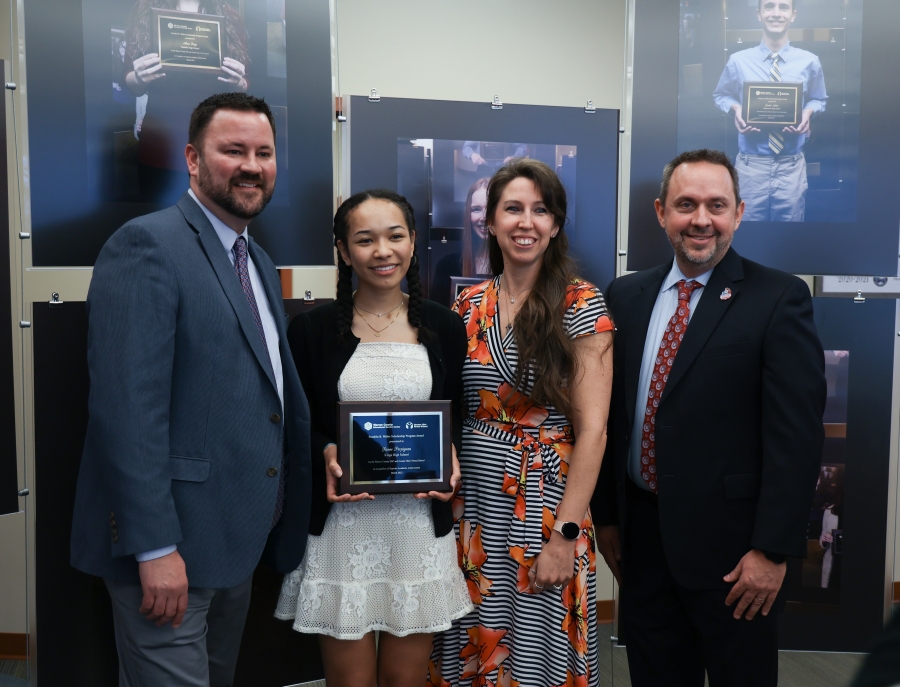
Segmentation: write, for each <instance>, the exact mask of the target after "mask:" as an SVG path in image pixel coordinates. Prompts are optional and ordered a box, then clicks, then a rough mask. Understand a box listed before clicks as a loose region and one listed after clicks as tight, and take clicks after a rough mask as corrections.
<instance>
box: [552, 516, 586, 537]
mask: <svg viewBox="0 0 900 687" xmlns="http://www.w3.org/2000/svg"><path fill="white" fill-rule="evenodd" d="M553 530H554V531H555V532H559V533H560V534H561V535H562V536H564V537H565V538H566V539H568V540H569V541H575V540H576V539H578V535H579V534H581V527H579V525H578V523H577V522H563V521H562V520H557V521H556V524H554V525H553Z"/></svg>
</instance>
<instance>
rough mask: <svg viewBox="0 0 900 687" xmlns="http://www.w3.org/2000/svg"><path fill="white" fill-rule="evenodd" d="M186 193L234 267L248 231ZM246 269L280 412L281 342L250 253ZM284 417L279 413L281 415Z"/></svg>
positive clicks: (165, 551)
mask: <svg viewBox="0 0 900 687" xmlns="http://www.w3.org/2000/svg"><path fill="white" fill-rule="evenodd" d="M188 193H189V194H190V196H191V198H193V199H194V200H195V201H196V203H197V205H199V206H200V209H201V210H203V214H204V215H206V218H207V219H208V220H209V222H210V224H212V226H213V229H215V230H216V235H217V236H218V237H219V240H220V241H221V242H222V247H223V248H224V249H225V252H226V253H227V255H228V259H229V260H231V264H232V265H234V250H233V249H234V242H235V241H237V238H238V236H243V237H244V240H245V241H246V242H247V246H248V247H249V245H250V239H249V237H248V236H247V228H246V227H244V231H243V232H242V233H241V234H237V233H236V232H235V231H234V230H233V229H231V228H230V227H228V226H227V225H226V224H225V223H224V222H223V221H222V220H220V219H219V218H218V217H216V216H215V215H214V214H213V213H211V212H210V211H209V210H208V209H207V208H206V206H205V205H203V203H201V202H200V200H199V199H198V198H197V196H195V195H194V192H193V190H191V189H188ZM247 268H248V271H249V272H250V285H251V286H252V287H253V296H254V297H255V298H256V307H257V309H258V310H259V319H260V320H261V321H262V326H263V331H264V332H265V334H266V347H267V348H268V349H269V359H270V360H271V361H272V371H273V372H274V373H275V383H276V384H277V385H278V398H279V399H280V400H281V408H282V410H283V409H284V371H283V368H282V366H281V351H280V348H279V345H280V342H279V339H278V328H277V327H276V326H275V316H274V314H273V313H272V304H271V303H269V298H268V297H267V296H266V287H265V286H263V283H262V279H260V276H259V271H258V270H257V269H256V265H254V264H253V258H251V257H250V253H249V251H248V252H247ZM235 279H237V274H235ZM283 414H284V413H283V412H282V415H283ZM177 548H178V547H176V546H175V544H172V545H170V546H164V547H163V548H161V549H154V550H153V551H145V552H144V553H136V554H134V557H135V558H136V559H137V561H138V563H143V562H144V561H152V560H153V559H154V558H162V557H163V556H167V555H169V554H170V553H172V552H173V551H175V550H176V549H177Z"/></svg>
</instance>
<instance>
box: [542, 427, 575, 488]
mask: <svg viewBox="0 0 900 687" xmlns="http://www.w3.org/2000/svg"><path fill="white" fill-rule="evenodd" d="M540 442H541V443H542V444H548V445H549V446H550V447H551V448H553V450H554V451H556V454H557V455H558V456H559V471H560V473H561V474H562V475H563V476H564V477H567V476H568V475H569V457H570V456H571V455H572V450H573V449H574V448H575V436H574V435H573V434H572V425H563V426H562V427H559V428H557V427H553V426H548V427H541V430H540Z"/></svg>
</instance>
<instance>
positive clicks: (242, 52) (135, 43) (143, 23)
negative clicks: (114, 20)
mask: <svg viewBox="0 0 900 687" xmlns="http://www.w3.org/2000/svg"><path fill="white" fill-rule="evenodd" d="M154 7H158V8H159V9H163V10H174V9H177V8H178V0H138V1H137V2H136V3H135V5H134V9H133V10H132V11H131V19H130V21H129V22H128V30H127V31H126V32H125V49H126V50H127V54H126V56H125V64H126V68H127V65H130V64H131V63H132V62H133V61H134V60H136V59H137V58H138V57H141V56H142V55H146V54H147V53H148V52H150V51H151V40H150V34H151V31H152V26H151V24H152V23H153V12H151V11H150V10H151V9H152V8H154ZM200 14H218V15H221V16H224V17H225V45H224V46H223V50H222V57H230V58H231V59H233V60H237V61H238V62H240V63H241V64H242V65H244V66H245V67H246V66H247V65H248V64H249V62H250V56H249V54H248V52H247V30H246V29H245V28H244V20H243V19H241V15H240V14H238V12H237V10H235V9H234V8H233V7H232V6H231V5H229V4H228V3H226V2H225V1H224V0H200ZM128 71H130V69H129V70H128Z"/></svg>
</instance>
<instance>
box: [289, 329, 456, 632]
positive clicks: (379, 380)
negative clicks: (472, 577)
mask: <svg viewBox="0 0 900 687" xmlns="http://www.w3.org/2000/svg"><path fill="white" fill-rule="evenodd" d="M338 396H339V398H340V399H341V400H342V401H421V400H427V399H428V398H429V397H430V396H431V368H430V367H429V364H428V352H427V350H426V349H425V347H424V346H422V345H420V344H398V343H382V342H380V341H379V342H372V343H360V344H359V345H358V346H357V348H356V351H355V352H354V354H353V357H352V358H350V361H349V362H348V363H347V366H346V367H345V368H344V372H343V373H342V374H341V378H340V381H339V382H338ZM472 608H473V606H472V602H471V600H470V598H469V593H468V590H467V588H466V582H465V579H464V578H463V574H462V571H461V570H460V569H459V565H458V563H457V555H456V538H455V536H454V534H453V532H450V533H449V534H447V535H446V536H444V537H440V538H437V537H435V536H434V522H433V520H432V516H431V500H430V499H416V498H415V497H414V496H412V495H411V494H410V495H406V494H402V495H381V496H376V497H375V500H374V501H360V502H357V503H336V504H334V505H333V506H332V508H331V511H329V513H328V520H327V521H326V523H325V529H324V530H323V532H322V534H321V536H318V537H316V536H313V535H310V537H309V542H308V544H307V547H306V555H305V556H304V558H303V561H302V562H301V563H300V567H299V568H297V570H295V571H294V572H292V573H291V574H290V575H288V576H287V577H285V578H284V584H283V585H282V587H281V597H280V599H279V600H278V607H277V609H276V611H275V616H276V617H277V618H281V619H282V620H293V621H294V629H295V630H297V631H298V632H309V633H316V634H324V635H329V636H331V637H336V638H338V639H360V638H362V637H363V636H364V635H365V634H367V633H369V632H371V631H372V630H383V631H385V632H389V633H391V634H393V635H397V636H400V637H403V636H405V635H408V634H413V633H416V632H440V631H443V630H447V629H449V628H450V623H451V621H453V620H456V619H458V618H461V617H462V616H464V615H466V614H467V613H468V612H469V611H471V610H472Z"/></svg>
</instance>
